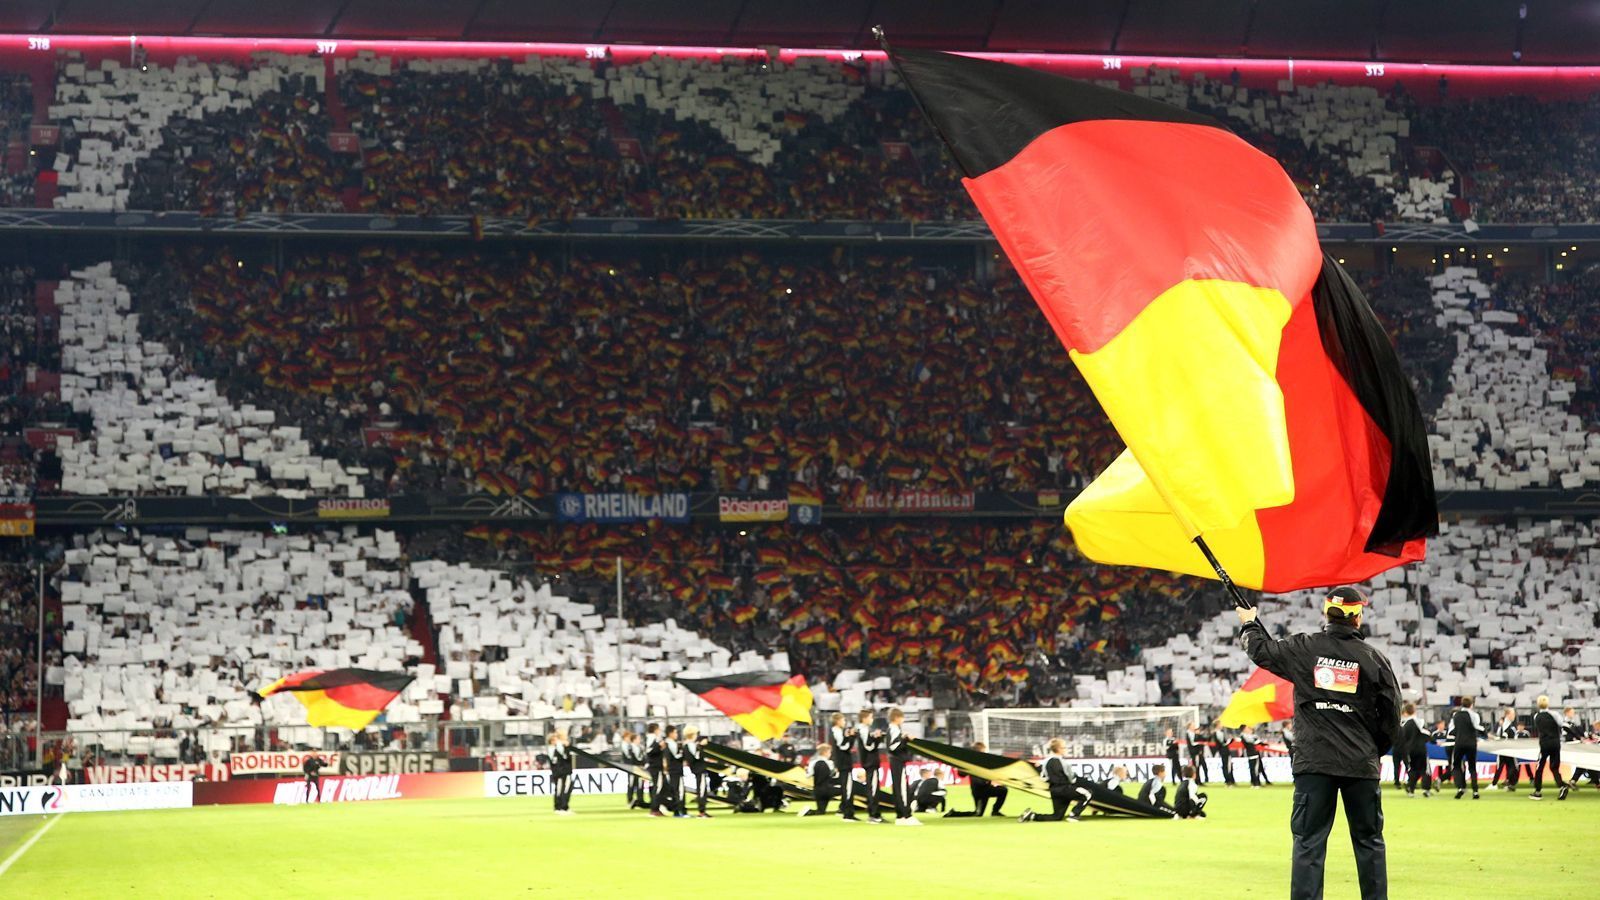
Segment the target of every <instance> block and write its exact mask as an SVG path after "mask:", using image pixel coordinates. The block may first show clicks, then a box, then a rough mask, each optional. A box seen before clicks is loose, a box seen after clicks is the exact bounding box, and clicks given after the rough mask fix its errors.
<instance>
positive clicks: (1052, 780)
mask: <svg viewBox="0 0 1600 900" xmlns="http://www.w3.org/2000/svg"><path fill="white" fill-rule="evenodd" d="M1041 772H1042V774H1043V775H1044V780H1045V781H1046V782H1047V783H1048V784H1049V785H1050V793H1052V794H1066V793H1070V792H1071V791H1072V783H1073V780H1074V779H1073V777H1072V773H1070V772H1068V771H1067V764H1066V763H1064V762H1062V761H1061V757H1059V756H1052V757H1049V758H1048V759H1046V760H1045V761H1044V766H1043V767H1042V768H1041Z"/></svg>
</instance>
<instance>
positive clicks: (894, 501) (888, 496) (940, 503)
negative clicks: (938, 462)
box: [839, 490, 977, 512]
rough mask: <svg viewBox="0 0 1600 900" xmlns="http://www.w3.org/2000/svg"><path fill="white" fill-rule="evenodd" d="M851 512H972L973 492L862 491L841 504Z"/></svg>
mask: <svg viewBox="0 0 1600 900" xmlns="http://www.w3.org/2000/svg"><path fill="white" fill-rule="evenodd" d="M839 505H840V506H842V507H844V509H845V510H846V511H848V512H971V511H972V509H973V507H974V506H976V505H977V495H976V494H974V493H973V492H972V491H925V490H905V491H861V492H860V493H856V494H851V495H849V496H846V497H844V498H843V499H842V500H841V501H840V504H839Z"/></svg>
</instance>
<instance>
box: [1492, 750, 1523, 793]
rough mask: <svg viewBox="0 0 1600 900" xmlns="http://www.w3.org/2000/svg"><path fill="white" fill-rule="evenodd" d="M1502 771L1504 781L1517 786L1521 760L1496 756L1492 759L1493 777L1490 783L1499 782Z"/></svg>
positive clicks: (1520, 771) (1520, 773) (1520, 772)
mask: <svg viewBox="0 0 1600 900" xmlns="http://www.w3.org/2000/svg"><path fill="white" fill-rule="evenodd" d="M1502 772H1504V773H1505V778H1506V782H1507V783H1508V784H1510V785H1511V786H1512V787H1516V786H1517V779H1519V778H1521V777H1522V761H1521V760H1519V759H1516V758H1513V757H1510V756H1501V757H1497V758H1496V759H1495V761H1494V778H1493V779H1492V782H1491V783H1492V784H1499V783H1500V774H1501V773H1502Z"/></svg>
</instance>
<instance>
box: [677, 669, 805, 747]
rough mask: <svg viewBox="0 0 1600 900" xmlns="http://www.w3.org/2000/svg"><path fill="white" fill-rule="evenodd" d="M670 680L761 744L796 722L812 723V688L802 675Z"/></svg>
mask: <svg viewBox="0 0 1600 900" xmlns="http://www.w3.org/2000/svg"><path fill="white" fill-rule="evenodd" d="M673 680H674V681H676V682H678V683H679V684H681V685H683V686H684V687H686V688H688V689H689V690H691V691H693V692H694V693H696V694H698V695H699V696H700V699H702V700H704V701H706V702H707V703H709V704H711V705H712V706H715V707H716V708H717V709H718V710H720V711H722V712H723V713H726V714H727V716H728V717H729V718H730V719H733V720H734V721H735V722H738V723H739V725H740V726H741V727H743V728H744V730H745V731H748V732H750V733H751V734H753V735H755V736H756V737H758V738H760V739H761V740H763V741H769V740H772V739H773V738H775V737H777V736H778V735H781V734H783V733H784V732H785V731H788V730H789V726H790V725H791V724H793V723H795V722H809V721H811V688H810V687H808V686H807V685H806V679H805V676H803V675H785V674H783V673H782V672H740V673H738V674H735V675H724V676H722V677H720V678H675V679H673Z"/></svg>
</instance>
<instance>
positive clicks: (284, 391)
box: [135, 245, 1116, 498]
mask: <svg viewBox="0 0 1600 900" xmlns="http://www.w3.org/2000/svg"><path fill="white" fill-rule="evenodd" d="M135 293H136V295H137V297H138V303H139V309H140V311H141V313H142V315H143V323H144V326H145V328H146V329H147V333H149V334H151V335H152V336H154V337H157V338H159V339H161V340H163V341H164V342H166V343H167V344H168V345H169V346H172V347H174V348H175V349H176V350H178V351H179V352H178V355H179V356H180V357H181V358H183V359H185V360H187V361H188V363H187V364H188V365H190V366H192V367H193V368H192V371H194V372H196V373H199V374H203V375H207V376H209V377H212V378H215V379H217V380H218V382H219V383H221V384H222V385H223V386H224V388H225V390H226V392H227V393H228V394H229V395H230V396H235V397H237V398H239V399H244V400H249V401H253V402H255V403H257V404H258V405H261V406H264V407H266V408H273V409H278V410H280V411H282V412H283V413H285V414H286V418H287V419H288V420H289V421H295V422H304V423H305V427H306V428H307V430H308V432H309V433H310V434H312V435H316V436H318V439H324V438H325V439H326V442H328V443H334V442H337V441H339V440H343V441H345V442H346V443H349V442H353V441H357V440H359V439H360V437H361V434H360V430H359V428H358V427H353V426H354V425H355V423H357V422H360V423H365V424H374V423H377V422H384V421H388V422H392V423H395V424H396V425H397V427H396V428H395V429H394V430H392V431H390V432H388V433H386V434H384V436H383V440H382V441H381V442H375V443H381V444H382V445H379V446H374V447H372V448H370V449H368V450H367V451H365V452H366V453H367V462H368V464H369V465H371V466H372V467H373V468H374V471H379V472H383V473H386V474H387V475H388V482H389V488H390V489H391V490H395V489H398V488H400V487H402V486H404V487H410V488H424V489H432V488H441V487H442V488H449V487H460V486H462V485H467V486H476V487H477V488H480V489H484V490H489V491H492V492H496V493H527V494H535V495H537V494H548V493H552V492H555V491H557V490H602V489H604V490H627V491H633V492H638V493H649V492H655V491H665V490H728V491H765V490H774V491H776V490H782V489H783V488H785V487H786V486H790V485H793V486H795V487H796V488H797V489H800V490H803V491H809V492H812V493H817V494H821V495H826V496H828V497H830V498H848V497H850V496H851V495H852V493H853V492H859V491H881V490H885V489H889V488H893V487H897V486H914V487H926V488H936V489H949V490H980V489H997V490H1031V489H1035V488H1040V487H1045V488H1052V487H1053V488H1062V487H1068V486H1070V485H1072V484H1075V483H1077V482H1078V479H1081V478H1083V477H1085V476H1086V475H1089V474H1092V473H1093V472H1096V471H1098V470H1099V469H1100V468H1101V467H1103V466H1104V465H1105V464H1106V463H1107V462H1109V460H1110V458H1111V456H1112V455H1113V454H1114V452H1115V450H1116V443H1115V438H1114V435H1113V433H1112V432H1111V430H1110V429H1109V428H1108V427H1106V426H1105V425H1103V424H1098V421H1099V420H1098V417H1097V415H1096V414H1095V412H1094V408H1093V399H1092V397H1091V396H1090V395H1089V393H1088V391H1087V389H1086V388H1085V387H1084V386H1083V383H1082V381H1081V379H1079V377H1078V376H1077V374H1076V372H1075V371H1074V370H1073V369H1072V367H1071V364H1070V362H1069V361H1068V360H1067V358H1066V357H1065V355H1064V354H1062V353H1061V352H1060V351H1059V344H1057V343H1056V341H1055V338H1054V337H1053V336H1052V335H1050V334H1048V333H1047V332H1045V331H1044V330H1043V329H1041V328H1039V327H1038V314H1037V313H1036V312H1035V310H1034V307H1033V303H1032V301H1031V300H1029V299H1028V298H1027V297H1026V295H1025V294H1024V293H1023V292H1022V290H1021V286H1020V284H1019V283H1017V281H1016V280H1015V279H1014V278H1013V277H1006V278H1004V279H1003V280H998V281H996V282H994V283H992V284H986V283H984V282H982V281H980V280H978V279H976V278H975V277H974V276H973V275H972V274H971V272H970V270H968V271H962V270H960V269H952V268H943V267H936V266H935V265H933V264H919V263H918V262H917V261H915V260H913V259H910V258H907V257H893V256H879V255H872V256H857V257H855V258H853V259H852V258H851V255H850V254H847V253H845V252H844V251H842V250H840V251H835V252H834V253H833V254H832V255H831V256H826V257H820V258H819V257H805V256H801V257H797V258H796V259H794V260H793V261H785V260H783V259H781V258H774V257H772V256H771V255H762V254H756V253H750V252H746V253H718V254H714V255H709V256H704V257H699V258H687V259H671V258H662V259H659V260H655V259H649V258H640V257H637V256H624V255H616V256H595V257H588V258H573V259H566V258H563V257H560V256H555V255H548V256H540V255H534V254H531V253H520V252H518V253H511V252H506V253H484V254H477V253H457V252H449V251H440V250H431V249H417V248H411V247H408V246H405V245H371V246H367V247H364V248H359V249H353V250H345V249H336V250H328V251H325V252H313V253H310V254H306V255H302V256H298V257H296V258H295V259H294V260H293V261H292V262H290V263H289V264H288V265H286V266H285V267H284V268H283V269H281V270H274V269H271V268H266V267H263V266H262V265H261V264H259V263H257V262H255V261H253V260H252V261H249V262H247V261H246V260H244V259H242V258H238V257H236V256H235V255H234V254H233V252H232V251H231V250H230V251H224V252H221V253H219V252H216V250H215V248H206V249H200V248H193V249H189V250H179V251H175V252H174V253H173V255H172V256H171V257H170V259H169V262H168V266H166V267H160V268H156V269H153V270H150V271H149V272H148V273H147V277H144V280H143V284H142V286H140V287H138V288H136V290H135ZM291 346H292V347H296V348H299V349H298V350H297V351H296V352H295V353H293V354H291V355H289V356H287V357H285V356H284V354H283V353H282V349H283V348H284V347H291ZM496 386H499V387H498V388H496ZM301 415H305V416H306V418H301ZM1067 422H1080V423H1090V422H1093V423H1097V424H1093V425H1080V426H1078V427H1072V428H1068V429H1065V430H1058V426H1059V424H1060V423H1067ZM951 423H956V424H957V425H958V426H959V427H958V428H952V427H950V426H951ZM337 449H338V450H339V451H340V452H346V453H355V452H358V448H356V447H354V446H341V447H339V448H337Z"/></svg>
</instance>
